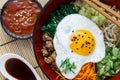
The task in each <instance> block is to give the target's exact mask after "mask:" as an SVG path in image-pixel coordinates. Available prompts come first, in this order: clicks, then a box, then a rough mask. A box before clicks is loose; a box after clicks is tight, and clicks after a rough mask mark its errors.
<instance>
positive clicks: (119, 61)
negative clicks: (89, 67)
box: [96, 47, 120, 80]
mask: <svg viewBox="0 0 120 80" xmlns="http://www.w3.org/2000/svg"><path fill="white" fill-rule="evenodd" d="M96 68H97V75H98V80H104V79H105V78H106V77H107V76H108V77H110V76H114V75H115V74H117V73H118V72H119V71H120V47H107V48H106V56H105V58H104V59H103V60H102V61H100V62H99V63H97V66H96Z"/></svg>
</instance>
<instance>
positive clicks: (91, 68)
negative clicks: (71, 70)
mask: <svg viewBox="0 0 120 80" xmlns="http://www.w3.org/2000/svg"><path fill="white" fill-rule="evenodd" d="M96 79H97V74H96V72H95V63H91V62H89V63H87V64H85V65H83V67H82V69H81V71H80V72H79V73H78V75H77V76H76V77H75V78H74V79H73V80H96Z"/></svg>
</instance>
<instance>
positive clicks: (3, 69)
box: [0, 53, 41, 80]
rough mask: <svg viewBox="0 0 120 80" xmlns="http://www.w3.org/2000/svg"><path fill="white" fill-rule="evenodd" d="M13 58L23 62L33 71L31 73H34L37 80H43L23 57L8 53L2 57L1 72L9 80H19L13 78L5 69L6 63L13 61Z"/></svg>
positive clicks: (0, 59) (0, 62) (0, 60)
mask: <svg viewBox="0 0 120 80" xmlns="http://www.w3.org/2000/svg"><path fill="white" fill-rule="evenodd" d="M12 58H16V59H18V60H20V61H22V62H23V63H25V64H26V65H27V66H28V68H29V69H31V71H32V72H33V74H34V76H35V78H36V79H37V80H41V78H40V77H39V75H38V74H37V72H36V71H35V69H34V68H33V67H32V66H31V65H30V64H29V63H28V62H27V61H26V60H25V59H24V58H23V57H21V56H19V55H17V54H12V53H7V54H5V55H2V56H1V57H0V72H1V73H2V74H3V75H4V76H5V77H6V78H8V79H9V80H17V79H16V78H15V77H13V76H12V75H10V74H9V73H8V72H7V70H6V68H5V63H6V61H7V60H9V59H12Z"/></svg>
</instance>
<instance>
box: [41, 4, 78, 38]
mask: <svg viewBox="0 0 120 80" xmlns="http://www.w3.org/2000/svg"><path fill="white" fill-rule="evenodd" d="M73 13H76V10H75V8H74V5H73V4H65V5H60V6H59V8H58V9H57V10H56V11H55V12H53V13H51V15H50V17H49V20H48V22H47V24H46V25H44V26H43V27H42V31H43V32H44V33H47V34H48V35H49V36H51V37H52V38H53V37H54V33H55V29H56V27H57V25H58V23H59V22H60V21H61V20H62V19H63V18H64V17H65V16H67V15H69V14H73Z"/></svg>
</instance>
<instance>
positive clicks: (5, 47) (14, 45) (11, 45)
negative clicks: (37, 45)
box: [0, 0, 48, 80]
mask: <svg viewBox="0 0 120 80" xmlns="http://www.w3.org/2000/svg"><path fill="white" fill-rule="evenodd" d="M6 1H7V0H0V9H1V8H2V6H3V5H4V3H5V2H6ZM38 1H39V2H40V3H41V4H42V6H43V7H44V5H45V4H46V3H47V2H48V0H38ZM32 45H33V44H32V39H28V40H15V39H13V38H11V37H9V36H8V35H7V34H6V33H5V32H4V31H3V29H2V27H1V24H0V56H2V55H3V54H6V53H14V54H18V55H20V56H22V57H24V58H25V59H26V60H27V61H28V62H29V63H30V64H31V65H32V66H33V67H34V68H35V70H36V71H37V73H38V74H39V75H40V77H41V78H42V80H48V79H47V77H46V76H45V75H44V73H43V72H42V71H41V69H40V67H39V66H38V64H37V62H36V59H35V55H34V51H33V46H32ZM0 80H7V79H6V78H5V77H4V76H3V75H2V74H1V73H0Z"/></svg>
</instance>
